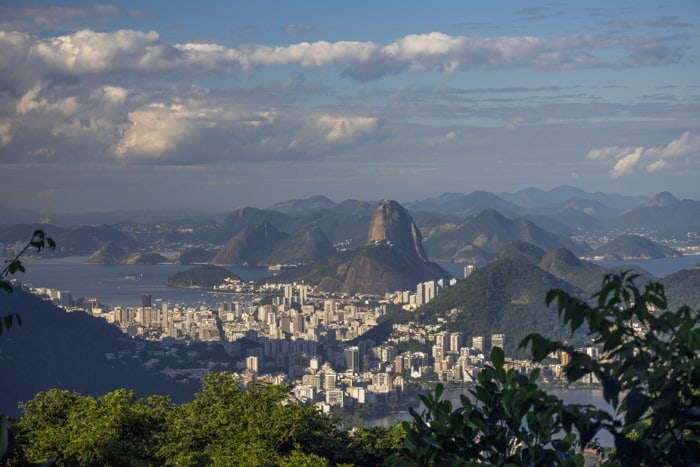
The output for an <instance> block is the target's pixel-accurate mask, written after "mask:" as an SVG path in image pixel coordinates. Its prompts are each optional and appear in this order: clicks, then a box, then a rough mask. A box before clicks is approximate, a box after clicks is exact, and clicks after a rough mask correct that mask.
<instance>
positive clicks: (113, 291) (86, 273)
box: [15, 256, 271, 306]
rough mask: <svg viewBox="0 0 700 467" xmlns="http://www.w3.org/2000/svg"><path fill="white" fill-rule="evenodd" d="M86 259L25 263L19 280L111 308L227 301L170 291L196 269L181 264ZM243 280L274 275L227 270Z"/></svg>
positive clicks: (257, 270) (252, 270)
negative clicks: (177, 277) (146, 297)
mask: <svg viewBox="0 0 700 467" xmlns="http://www.w3.org/2000/svg"><path fill="white" fill-rule="evenodd" d="M85 258H86V257H85V256H71V257H66V258H50V259H38V258H27V259H25V260H23V263H24V264H25V266H26V269H27V272H26V274H21V273H20V274H18V275H16V276H15V278H17V279H19V280H21V281H22V282H23V283H24V284H26V285H30V286H33V287H47V288H50V289H58V290H62V291H63V290H67V291H69V292H70V293H71V294H72V296H73V299H77V298H80V297H82V298H97V299H98V300H99V301H100V303H102V304H106V305H109V306H118V305H121V306H141V296H142V295H143V294H144V293H147V294H150V295H151V297H152V300H154V301H156V300H159V299H160V300H163V301H167V302H169V303H175V304H187V305H198V304H205V305H213V304H216V303H219V302H222V301H224V300H226V297H225V296H224V295H219V294H208V293H204V292H202V291H200V290H196V289H182V288H178V287H168V286H167V285H166V282H167V280H168V277H169V276H172V275H173V274H175V273H176V272H179V271H183V270H185V269H189V268H191V267H192V266H185V265H179V264H155V265H110V266H107V265H96V264H82V261H83V260H85ZM226 269H228V270H229V271H231V272H233V273H235V274H237V275H238V276H239V277H241V279H243V280H246V281H248V280H255V279H260V278H262V277H266V276H269V275H271V274H270V272H269V271H268V270H267V269H266V268H226Z"/></svg>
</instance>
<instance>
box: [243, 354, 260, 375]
mask: <svg viewBox="0 0 700 467" xmlns="http://www.w3.org/2000/svg"><path fill="white" fill-rule="evenodd" d="M245 368H246V370H248V371H252V372H253V373H257V372H258V357H256V356H253V355H251V356H250V357H247V358H246V359H245Z"/></svg>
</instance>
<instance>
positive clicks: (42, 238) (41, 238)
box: [0, 230, 56, 455]
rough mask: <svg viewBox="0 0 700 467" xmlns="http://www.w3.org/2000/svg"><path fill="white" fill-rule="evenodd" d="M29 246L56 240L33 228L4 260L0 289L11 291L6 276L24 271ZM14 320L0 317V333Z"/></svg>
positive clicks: (48, 244) (19, 321) (51, 245)
mask: <svg viewBox="0 0 700 467" xmlns="http://www.w3.org/2000/svg"><path fill="white" fill-rule="evenodd" d="M30 248H35V249H36V251H37V252H40V251H42V250H43V249H45V248H48V249H50V250H53V249H55V248H56V242H54V241H53V239H52V238H51V237H47V236H46V234H45V233H44V231H43V230H35V231H34V233H33V234H32V238H31V239H30V240H29V242H27V244H26V245H25V246H24V248H22V250H20V252H19V253H17V256H15V257H14V258H13V259H8V260H5V264H6V266H5V269H3V270H2V272H0V289H2V290H4V291H5V292H12V284H11V283H10V281H8V280H7V278H8V277H9V276H10V275H12V274H15V273H17V272H25V269H24V265H23V264H22V261H20V258H21V257H22V255H24V253H26V252H27V250H29V249H30ZM15 321H16V322H17V324H22V319H21V318H20V316H19V315H18V314H17V313H10V314H8V315H5V316H3V317H2V319H0V334H2V332H3V330H9V329H10V328H11V327H12V324H13V323H14V322H15ZM3 452H4V451H2V450H0V455H1V454H2V453H3Z"/></svg>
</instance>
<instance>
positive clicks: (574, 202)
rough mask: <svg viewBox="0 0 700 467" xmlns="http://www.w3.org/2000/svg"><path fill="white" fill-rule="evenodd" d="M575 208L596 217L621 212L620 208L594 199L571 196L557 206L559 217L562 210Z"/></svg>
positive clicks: (612, 215) (609, 215)
mask: <svg viewBox="0 0 700 467" xmlns="http://www.w3.org/2000/svg"><path fill="white" fill-rule="evenodd" d="M565 210H569V211H570V210H574V211H579V212H582V213H584V214H586V215H588V216H590V217H592V218H594V219H607V218H610V217H614V216H616V215H618V214H620V210H619V209H615V208H611V207H610V206H607V205H605V204H603V203H601V202H600V201H597V200H594V199H582V198H571V199H569V200H568V201H566V202H564V203H561V204H560V205H558V206H557V208H556V210H555V212H557V217H558V216H559V214H560V213H561V211H565Z"/></svg>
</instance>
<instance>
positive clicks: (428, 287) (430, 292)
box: [423, 281, 437, 303]
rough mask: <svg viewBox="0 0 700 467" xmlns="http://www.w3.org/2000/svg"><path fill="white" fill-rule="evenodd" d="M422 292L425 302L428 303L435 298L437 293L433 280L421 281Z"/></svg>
mask: <svg viewBox="0 0 700 467" xmlns="http://www.w3.org/2000/svg"><path fill="white" fill-rule="evenodd" d="M423 294H424V296H423V298H424V300H425V303H428V302H429V301H430V300H432V299H433V298H435V296H436V295H437V285H436V284H435V281H427V282H423Z"/></svg>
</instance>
